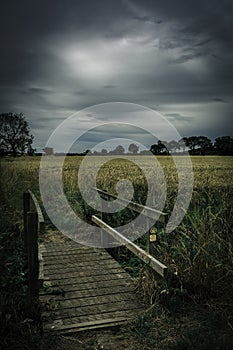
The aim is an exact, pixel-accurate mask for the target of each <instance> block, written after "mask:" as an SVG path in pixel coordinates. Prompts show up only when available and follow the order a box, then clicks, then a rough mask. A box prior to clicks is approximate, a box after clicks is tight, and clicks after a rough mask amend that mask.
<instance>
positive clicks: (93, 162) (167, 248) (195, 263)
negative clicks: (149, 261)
mask: <svg viewBox="0 0 233 350" xmlns="http://www.w3.org/2000/svg"><path fill="white" fill-rule="evenodd" d="M88 158H89V159H90V167H89V169H87V171H86V174H85V181H86V184H87V186H88V184H89V182H90V181H91V179H92V177H93V169H94V168H98V167H99V165H100V163H102V161H103V159H102V158H101V157H88ZM158 159H159V162H160V164H161V167H162V168H163V170H164V173H165V177H166V182H167V200H166V203H165V208H164V211H165V212H168V213H170V212H171V211H172V208H173V206H174V203H175V199H176V194H177V188H178V186H177V173H176V170H175V166H174V163H173V161H172V159H171V157H159V158H158ZM133 160H134V157H132V161H128V160H125V159H117V160H112V161H110V160H109V161H108V157H105V158H104V161H105V164H104V165H103V166H102V167H101V168H100V170H99V172H98V175H97V186H98V187H99V188H101V189H104V190H107V191H109V192H111V193H115V194H116V188H115V185H116V183H117V181H119V180H120V179H123V178H127V179H129V180H130V181H131V182H132V183H133V185H134V198H133V199H134V200H135V201H137V202H139V203H142V204H145V201H146V196H147V183H146V179H145V176H144V174H143V172H142V171H141V170H140V169H139V168H138V166H136V165H135V164H134V163H133ZM81 161H82V158H81V157H67V158H66V161H65V163H64V167H63V183H64V190H65V192H66V196H67V198H68V200H69V201H70V204H71V205H72V206H73V209H74V210H76V212H77V213H78V214H79V215H81V216H82V217H84V216H87V217H90V216H91V214H93V213H94V211H93V210H92V209H91V208H90V207H89V206H88V205H87V204H86V203H84V201H83V199H82V196H81V194H80V193H79V186H78V170H79V166H80V163H81ZM140 161H141V162H143V163H144V165H145V166H146V167H147V168H148V173H149V174H150V168H151V162H152V158H151V157H147V156H146V157H141V160H140ZM39 162H40V159H39V158H37V157H21V158H17V159H16V160H13V161H12V160H11V159H4V160H3V161H2V164H1V173H2V174H1V189H2V192H3V196H4V199H5V202H7V203H8V204H9V205H10V206H12V207H13V208H15V212H16V213H17V215H16V216H17V217H18V218H19V219H20V218H21V210H22V192H23V191H25V190H27V189H28V188H30V189H32V190H33V191H34V192H35V193H36V194H37V195H39V186H38V174H39V172H38V171H39ZM192 162H193V167H194V191H193V196H192V201H191V203H190V206H189V209H188V211H187V213H186V215H185V218H184V220H183V222H182V223H181V224H180V225H179V227H178V228H177V229H176V230H175V231H173V232H172V233H169V234H167V233H165V231H164V229H163V228H162V227H160V228H159V230H158V235H157V236H158V241H157V242H156V243H155V244H153V246H152V254H153V255H154V256H155V257H156V258H157V259H159V260H161V261H162V262H163V263H164V264H166V265H167V266H168V267H169V268H170V269H171V270H172V271H176V272H177V274H178V279H179V281H180V285H182V286H183V287H184V288H185V289H187V290H188V291H189V293H191V294H193V295H196V296H197V298H203V297H204V296H210V295H211V296H221V295H230V294H231V293H232V283H233V266H232V258H233V250H232V245H233V238H232V227H233V225H232V224H233V219H232V205H231V202H232V198H233V196H232V195H233V188H232V178H233V167H232V165H233V158H232V157H216V156H215V157H199V156H198V157H192ZM151 176H153V173H152V172H151ZM155 190H157V189H156V188H155ZM159 190H160V191H163V188H161V189H159ZM158 193H159V192H158ZM130 214H131V213H130V212H129V213H128V214H127V215H130ZM124 215H125V216H127V215H126V212H125V213H124ZM114 220H115V222H116V224H119V222H117V220H119V221H120V220H121V221H122V215H118V216H117V215H115V216H114ZM127 220H129V217H128V218H127ZM139 243H140V242H139ZM122 256H123V257H124V258H125V259H126V260H127V259H128V260H130V259H131V256H127V253H125V252H124V253H123V254H122ZM131 261H133V264H134V265H135V266H136V265H137V264H135V260H132V259H131ZM123 263H124V262H123ZM138 266H139V268H140V269H141V265H140V264H138ZM141 278H142V281H143V285H144V290H145V295H147V296H148V298H149V299H150V300H152V299H153V296H155V293H154V290H155V289H156V288H157V286H158V283H160V282H158V281H157V276H155V275H153V276H152V275H151V273H150V272H148V271H147V272H145V271H144V275H142V276H141ZM147 287H148V288H147ZM164 293H165V292H164Z"/></svg>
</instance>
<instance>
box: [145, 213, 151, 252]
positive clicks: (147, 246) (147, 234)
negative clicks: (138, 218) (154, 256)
mask: <svg viewBox="0 0 233 350" xmlns="http://www.w3.org/2000/svg"><path fill="white" fill-rule="evenodd" d="M146 251H147V253H150V220H149V219H148V218H147V219H146Z"/></svg>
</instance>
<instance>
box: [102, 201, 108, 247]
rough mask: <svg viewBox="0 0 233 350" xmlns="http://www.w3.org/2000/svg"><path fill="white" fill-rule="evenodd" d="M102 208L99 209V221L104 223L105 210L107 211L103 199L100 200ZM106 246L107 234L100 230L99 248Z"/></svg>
mask: <svg viewBox="0 0 233 350" xmlns="http://www.w3.org/2000/svg"><path fill="white" fill-rule="evenodd" d="M101 203H102V208H101V220H102V221H104V219H105V216H106V210H107V206H108V205H107V204H106V202H105V200H104V199H102V202H101ZM107 244H108V233H107V232H106V231H105V230H104V229H103V228H101V246H102V247H106V245H107Z"/></svg>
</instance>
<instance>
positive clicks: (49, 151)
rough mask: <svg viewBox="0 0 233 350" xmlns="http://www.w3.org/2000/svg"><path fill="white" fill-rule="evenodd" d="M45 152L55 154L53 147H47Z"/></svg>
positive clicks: (48, 154) (49, 154)
mask: <svg viewBox="0 0 233 350" xmlns="http://www.w3.org/2000/svg"><path fill="white" fill-rule="evenodd" d="M44 153H45V155H46V156H52V155H53V154H54V151H53V147H45V148H44Z"/></svg>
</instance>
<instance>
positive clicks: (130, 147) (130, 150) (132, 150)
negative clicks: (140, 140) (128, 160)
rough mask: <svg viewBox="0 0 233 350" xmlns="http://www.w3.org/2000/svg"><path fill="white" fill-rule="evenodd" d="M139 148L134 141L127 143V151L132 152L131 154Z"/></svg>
mask: <svg viewBox="0 0 233 350" xmlns="http://www.w3.org/2000/svg"><path fill="white" fill-rule="evenodd" d="M138 150H139V147H138V146H137V145H135V143H131V144H130V145H129V148H128V151H129V152H132V153H133V154H137V153H138Z"/></svg>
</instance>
